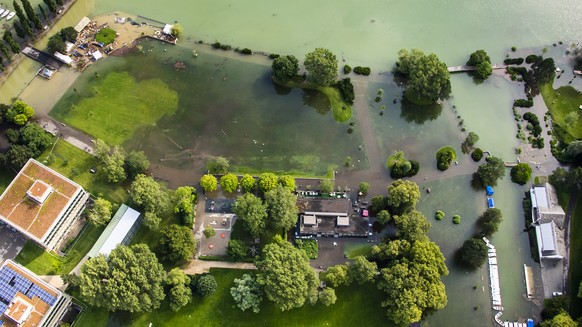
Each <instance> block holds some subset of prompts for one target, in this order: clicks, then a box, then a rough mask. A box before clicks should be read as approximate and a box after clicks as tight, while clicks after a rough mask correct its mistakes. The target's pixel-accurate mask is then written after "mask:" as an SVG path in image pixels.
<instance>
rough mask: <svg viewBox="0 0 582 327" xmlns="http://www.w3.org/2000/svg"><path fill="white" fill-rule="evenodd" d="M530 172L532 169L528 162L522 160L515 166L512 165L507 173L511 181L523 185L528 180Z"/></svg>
mask: <svg viewBox="0 0 582 327" xmlns="http://www.w3.org/2000/svg"><path fill="white" fill-rule="evenodd" d="M531 173H532V169H531V167H530V166H529V164H527V163H524V162H522V163H518V164H517V166H514V167H512V168H511V172H510V174H509V175H510V176H511V181H512V182H514V183H516V184H519V185H525V184H526V183H527V182H529V179H530V178H531Z"/></svg>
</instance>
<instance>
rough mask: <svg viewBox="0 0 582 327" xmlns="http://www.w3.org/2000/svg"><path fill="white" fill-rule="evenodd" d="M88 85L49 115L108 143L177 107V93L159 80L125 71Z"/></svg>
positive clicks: (170, 112) (125, 136)
mask: <svg viewBox="0 0 582 327" xmlns="http://www.w3.org/2000/svg"><path fill="white" fill-rule="evenodd" d="M96 78H97V76H96ZM91 86H92V87H91V88H87V89H86V90H85V89H84V90H82V91H81V90H79V91H78V93H77V91H76V92H75V94H73V95H71V96H70V97H68V98H63V100H62V101H60V102H59V103H58V104H57V105H56V106H55V109H53V111H51V115H52V116H54V117H55V118H57V119H59V120H62V121H64V122H66V123H68V124H70V125H72V126H74V127H76V128H78V129H80V130H82V131H85V132H87V133H89V134H91V135H93V136H95V137H96V138H99V139H102V140H104V141H105V142H107V143H108V144H110V145H117V144H122V143H123V142H124V141H126V140H128V139H130V138H132V136H133V133H134V132H135V130H137V129H138V128H139V127H141V126H144V125H155V123H156V122H157V121H158V119H160V117H162V116H163V115H164V114H172V113H174V112H175V111H176V109H177V107H178V94H177V93H176V92H175V91H173V90H171V89H170V88H168V86H167V85H166V84H165V83H164V82H162V81H161V80H159V79H148V80H143V81H139V82H138V81H136V80H135V79H134V78H133V77H132V76H131V75H130V74H128V73H127V72H122V73H116V72H113V73H109V74H107V75H106V76H105V77H102V78H101V79H100V80H98V81H97V82H95V83H93V84H92V85H91Z"/></svg>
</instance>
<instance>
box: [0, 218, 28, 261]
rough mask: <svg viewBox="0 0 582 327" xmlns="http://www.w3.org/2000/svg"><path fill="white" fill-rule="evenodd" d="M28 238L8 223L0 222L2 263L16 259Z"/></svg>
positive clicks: (0, 259) (0, 257)
mask: <svg viewBox="0 0 582 327" xmlns="http://www.w3.org/2000/svg"><path fill="white" fill-rule="evenodd" d="M25 242H26V239H24V237H22V236H21V235H20V234H19V233H18V232H16V231H14V230H12V229H11V228H10V227H8V226H7V225H5V224H3V223H0V263H2V262H4V260H6V259H14V258H16V255H18V253H19V252H20V250H22V247H23V246H24V243H25Z"/></svg>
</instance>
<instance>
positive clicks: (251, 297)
mask: <svg viewBox="0 0 582 327" xmlns="http://www.w3.org/2000/svg"><path fill="white" fill-rule="evenodd" d="M230 294H231V295H232V298H233V299H234V302H235V303H236V306H237V307H239V309H241V310H242V311H245V310H247V309H252V310H253V312H254V313H258V312H259V311H260V310H261V309H260V305H261V301H263V291H262V290H261V285H259V283H257V281H256V279H255V278H253V277H252V276H251V275H249V274H244V275H242V277H241V278H235V280H234V286H233V287H231V288H230Z"/></svg>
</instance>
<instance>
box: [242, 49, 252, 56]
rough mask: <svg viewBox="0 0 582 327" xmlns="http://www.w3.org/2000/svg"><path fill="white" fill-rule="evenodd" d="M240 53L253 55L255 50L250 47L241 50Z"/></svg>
mask: <svg viewBox="0 0 582 327" xmlns="http://www.w3.org/2000/svg"><path fill="white" fill-rule="evenodd" d="M240 53H242V54H245V55H252V54H253V50H251V49H249V48H244V49H242V50H241V51H240Z"/></svg>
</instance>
